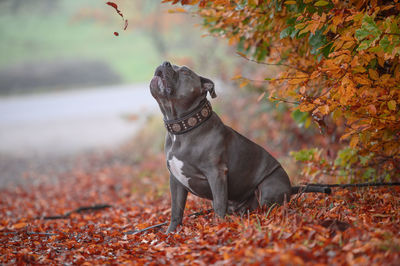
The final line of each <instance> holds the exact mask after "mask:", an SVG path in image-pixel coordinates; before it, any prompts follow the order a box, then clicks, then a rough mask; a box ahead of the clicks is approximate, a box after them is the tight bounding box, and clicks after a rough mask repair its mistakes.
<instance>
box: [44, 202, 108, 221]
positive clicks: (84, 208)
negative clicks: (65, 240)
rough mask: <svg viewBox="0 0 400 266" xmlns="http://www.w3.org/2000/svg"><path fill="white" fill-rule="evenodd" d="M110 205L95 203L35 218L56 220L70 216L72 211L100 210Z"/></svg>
mask: <svg viewBox="0 0 400 266" xmlns="http://www.w3.org/2000/svg"><path fill="white" fill-rule="evenodd" d="M111 207H112V206H111V205H109V204H96V205H93V206H82V207H79V208H77V209H75V210H72V211H69V212H66V213H65V214H63V215H54V216H44V217H43V216H39V217H37V218H36V219H44V220H56V219H67V218H69V217H70V216H71V214H72V213H80V212H84V211H91V210H102V209H106V208H111Z"/></svg>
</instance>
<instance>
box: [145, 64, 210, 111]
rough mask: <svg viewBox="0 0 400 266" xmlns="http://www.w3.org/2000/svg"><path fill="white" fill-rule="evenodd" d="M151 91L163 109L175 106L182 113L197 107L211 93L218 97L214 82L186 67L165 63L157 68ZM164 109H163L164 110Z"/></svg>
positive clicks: (151, 83)
mask: <svg viewBox="0 0 400 266" xmlns="http://www.w3.org/2000/svg"><path fill="white" fill-rule="evenodd" d="M150 91H151V94H152V95H153V97H154V98H155V99H156V100H157V101H158V103H159V104H160V106H161V107H163V106H164V105H166V103H169V104H173V105H174V107H176V109H178V110H177V112H178V113H181V112H184V111H188V110H190V108H191V107H193V106H196V104H198V103H199V102H201V101H202V100H203V99H204V98H206V96H207V92H208V93H210V95H211V97H212V98H215V97H217V95H216V94H215V89H214V82H212V81H211V80H209V79H207V78H204V77H201V76H199V75H197V74H196V73H194V72H193V71H192V70H190V69H189V68H188V67H186V66H181V67H180V66H176V65H171V63H170V62H164V63H162V64H161V65H160V66H159V67H157V69H156V71H155V73H154V77H153V79H152V80H151V82H150ZM162 109H163V108H162Z"/></svg>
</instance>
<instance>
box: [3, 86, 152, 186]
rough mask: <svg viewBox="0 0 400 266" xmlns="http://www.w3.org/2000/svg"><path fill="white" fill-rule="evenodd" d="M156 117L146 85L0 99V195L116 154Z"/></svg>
mask: <svg viewBox="0 0 400 266" xmlns="http://www.w3.org/2000/svg"><path fill="white" fill-rule="evenodd" d="M155 112H158V106H157V103H156V101H155V100H154V99H153V98H152V96H151V94H150V91H149V89H148V84H140V85H130V86H113V87H104V88H97V89H86V90H74V91H68V92H57V93H46V94H37V95H21V96H12V97H0V189H1V188H6V187H10V186H14V185H15V184H26V183H32V182H39V181H38V180H32V178H30V177H29V176H30V174H29V173H33V172H37V173H46V172H54V173H57V172H60V171H61V172H63V171H65V170H66V169H70V167H73V165H74V161H75V160H76V159H77V158H78V159H79V157H78V156H79V155H80V154H87V153H92V152H99V153H101V152H104V151H107V150H113V148H118V147H120V145H121V144H122V143H123V142H124V141H125V140H128V139H129V138H131V137H132V136H133V135H134V133H135V132H136V131H137V130H138V129H139V128H140V127H141V125H142V124H143V122H144V121H145V120H146V117H147V116H148V115H149V114H152V113H155ZM132 116H134V117H136V118H137V119H134V120H132V119H129V117H131V118H132ZM33 176H34V178H36V177H37V175H36V176H35V175H33ZM49 176H54V178H55V176H56V175H53V174H50V175H49Z"/></svg>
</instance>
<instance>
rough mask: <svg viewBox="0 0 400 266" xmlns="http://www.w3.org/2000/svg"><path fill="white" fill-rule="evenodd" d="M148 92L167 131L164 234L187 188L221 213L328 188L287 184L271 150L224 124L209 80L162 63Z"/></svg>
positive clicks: (178, 215)
mask: <svg viewBox="0 0 400 266" xmlns="http://www.w3.org/2000/svg"><path fill="white" fill-rule="evenodd" d="M150 91H151V94H152V95H153V97H154V98H155V99H156V100H157V102H158V104H159V106H160V109H161V112H162V113H163V115H164V123H165V126H166V128H167V131H168V132H167V136H166V140H165V153H166V158H167V167H168V170H169V172H170V189H171V205H172V211H171V222H170V225H169V227H168V230H167V233H169V232H172V231H174V230H175V229H176V227H177V226H178V225H179V224H181V223H182V217H183V210H184V208H185V204H186V198H187V193H188V192H191V193H193V194H194V195H197V196H199V197H202V198H206V199H210V200H212V203H213V208H214V211H215V213H216V214H217V215H218V216H220V217H222V218H223V217H224V216H225V214H226V213H235V212H239V213H243V212H244V211H246V210H254V209H256V208H257V207H259V206H263V205H267V206H268V205H271V204H273V203H277V204H282V203H283V201H284V200H285V199H287V200H289V199H290V196H291V195H292V194H295V193H298V192H299V191H304V192H325V193H329V191H328V190H329V189H327V188H320V187H304V188H300V187H292V186H291V184H290V180H289V177H288V175H287V174H286V172H285V170H283V168H282V166H281V165H280V164H279V162H278V161H277V160H276V159H275V158H274V157H272V156H271V154H269V153H268V152H267V151H266V150H265V149H263V148H262V147H261V146H259V145H257V144H255V143H254V142H252V141H251V140H249V139H247V138H246V137H244V136H242V135H240V134H239V133H238V132H236V131H235V130H233V129H232V128H230V127H228V126H226V125H224V123H222V121H221V119H220V118H219V117H218V116H217V114H215V113H214V112H213V111H212V108H211V105H210V103H209V102H208V100H207V92H208V93H209V94H210V95H211V97H212V98H215V97H216V96H217V95H216V94H215V90H214V83H213V82H212V81H211V80H209V79H207V78H204V77H201V76H198V75H197V74H196V73H194V72H193V71H192V70H190V69H189V68H187V67H185V66H182V67H179V66H176V65H171V63H169V62H164V63H163V64H162V65H160V66H159V67H157V69H156V71H155V74H154V77H153V79H152V80H151V83H150Z"/></svg>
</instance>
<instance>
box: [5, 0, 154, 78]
mask: <svg viewBox="0 0 400 266" xmlns="http://www.w3.org/2000/svg"><path fill="white" fill-rule="evenodd" d="M89 4H90V5H89ZM80 6H90V7H92V8H93V9H96V8H97V9H100V10H101V11H104V12H107V13H108V12H109V15H110V16H111V17H112V19H111V21H113V22H112V23H108V24H105V22H101V21H95V20H93V19H90V17H89V18H84V19H83V20H79V21H73V16H74V14H76V13H77V12H78V10H79V7H80ZM103 9H105V10H103ZM113 15H115V18H114V16H113ZM114 19H115V20H114ZM114 22H115V23H114ZM114 31H118V32H119V33H120V36H118V37H116V36H114V34H113V32H114ZM0 34H1V36H2V37H1V39H0V69H2V68H6V67H8V66H10V65H11V66H12V65H16V64H21V63H23V62H26V61H33V62H40V61H46V60H49V61H51V60H57V59H65V58H68V59H75V58H76V59H81V58H85V59H97V60H98V59H100V60H104V61H105V62H106V63H108V64H110V66H111V67H112V68H113V69H114V70H115V71H116V72H117V73H119V74H120V75H121V77H122V80H123V82H126V83H132V82H142V81H147V80H149V79H150V78H151V76H152V73H153V69H154V66H155V65H157V64H158V63H159V62H160V61H161V59H160V58H159V55H158V54H157V52H156V51H155V48H154V47H153V45H152V43H151V40H150V39H149V38H148V37H147V36H146V34H145V33H142V32H140V31H133V30H131V29H129V28H128V30H127V31H122V22H121V20H119V18H118V16H117V15H116V14H114V11H113V10H111V9H109V8H108V6H106V5H105V4H104V2H101V1H100V2H98V3H94V2H93V1H88V0H85V1H80V3H79V6H78V5H77V3H76V2H75V1H68V0H62V1H61V2H60V6H59V8H58V9H57V10H54V11H53V12H50V13H47V14H44V13H43V12H39V11H36V10H33V11H30V10H26V9H23V10H20V11H19V12H18V13H16V14H14V13H9V12H5V11H4V10H3V11H1V13H0Z"/></svg>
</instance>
